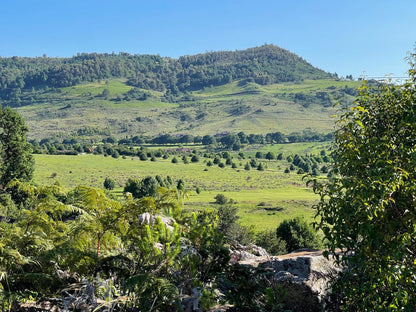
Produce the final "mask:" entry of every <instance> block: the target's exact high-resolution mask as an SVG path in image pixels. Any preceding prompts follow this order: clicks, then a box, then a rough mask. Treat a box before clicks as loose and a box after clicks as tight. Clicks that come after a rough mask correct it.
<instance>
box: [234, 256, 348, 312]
mask: <svg viewBox="0 0 416 312" xmlns="http://www.w3.org/2000/svg"><path fill="white" fill-rule="evenodd" d="M238 263H239V264H240V265H250V266H253V267H258V268H261V269H265V270H267V271H269V272H272V273H273V274H271V276H272V277H271V278H272V279H273V283H274V284H277V285H280V286H281V287H282V288H283V289H285V291H286V295H285V296H284V299H283V300H284V302H283V303H284V305H285V308H286V309H289V310H291V311H293V312H296V311H301V312H308V311H311V312H315V311H317V312H320V311H327V310H328V309H329V306H330V305H331V300H330V285H329V282H330V280H331V278H332V277H334V276H336V275H337V274H338V273H339V272H340V271H341V268H340V267H339V266H337V265H335V263H334V261H333V260H328V259H327V258H325V257H324V256H323V255H322V252H321V251H316V250H305V251H299V252H294V253H291V254H287V255H283V256H267V255H266V256H257V257H256V256H254V255H252V256H250V257H245V258H244V259H242V260H240V261H238Z"/></svg>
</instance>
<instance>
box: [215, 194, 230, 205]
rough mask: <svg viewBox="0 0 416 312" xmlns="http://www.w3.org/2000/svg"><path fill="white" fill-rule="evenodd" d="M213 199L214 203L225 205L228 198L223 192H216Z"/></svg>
mask: <svg viewBox="0 0 416 312" xmlns="http://www.w3.org/2000/svg"><path fill="white" fill-rule="evenodd" d="M214 199H215V203H216V204H218V205H225V204H226V203H227V202H228V198H227V196H225V195H224V194H217V195H215V197H214Z"/></svg>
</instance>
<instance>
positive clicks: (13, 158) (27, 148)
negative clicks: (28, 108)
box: [0, 107, 35, 186]
mask: <svg viewBox="0 0 416 312" xmlns="http://www.w3.org/2000/svg"><path fill="white" fill-rule="evenodd" d="M27 132H28V128H27V127H26V125H25V123H24V120H23V118H22V117H21V116H20V115H19V114H18V113H17V112H15V111H14V110H13V109H11V108H9V107H6V108H3V109H1V110H0V144H1V154H0V155H1V168H0V174H1V175H0V185H3V186H5V185H6V184H7V183H9V182H10V181H12V180H13V179H18V180H20V181H30V180H31V179H32V177H33V171H34V164H35V162H34V159H33V156H32V154H31V152H32V149H31V145H30V144H29V143H28V142H27V141H26V133H27Z"/></svg>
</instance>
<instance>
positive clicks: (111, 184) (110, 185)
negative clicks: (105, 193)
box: [104, 177, 116, 190]
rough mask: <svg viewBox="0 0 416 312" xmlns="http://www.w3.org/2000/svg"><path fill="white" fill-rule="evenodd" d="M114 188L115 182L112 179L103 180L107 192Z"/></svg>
mask: <svg viewBox="0 0 416 312" xmlns="http://www.w3.org/2000/svg"><path fill="white" fill-rule="evenodd" d="M115 186H116V182H115V181H114V179H112V178H108V177H107V178H105V180H104V188H105V189H107V190H114V187H115Z"/></svg>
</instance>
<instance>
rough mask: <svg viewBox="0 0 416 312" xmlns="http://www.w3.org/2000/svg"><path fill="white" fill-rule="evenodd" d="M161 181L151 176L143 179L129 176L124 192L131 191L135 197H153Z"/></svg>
mask: <svg viewBox="0 0 416 312" xmlns="http://www.w3.org/2000/svg"><path fill="white" fill-rule="evenodd" d="M159 186H160V185H159V183H158V182H157V181H156V179H155V178H153V177H151V176H147V177H145V178H144V179H143V180H138V179H131V178H129V179H128V180H127V182H126V185H125V186H124V193H127V192H129V193H131V194H132V195H133V197H134V198H142V197H153V196H155V195H156V191H157V188H158V187H159Z"/></svg>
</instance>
